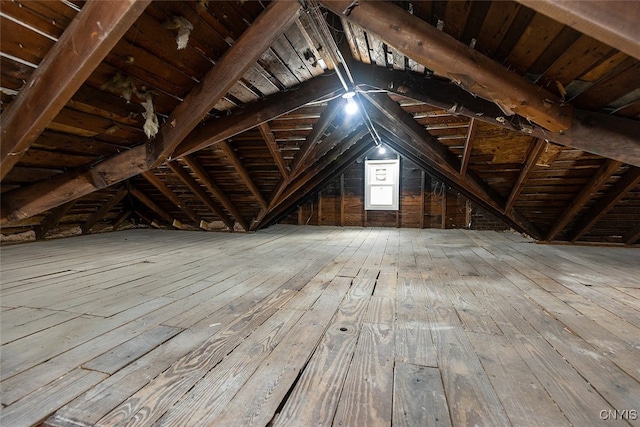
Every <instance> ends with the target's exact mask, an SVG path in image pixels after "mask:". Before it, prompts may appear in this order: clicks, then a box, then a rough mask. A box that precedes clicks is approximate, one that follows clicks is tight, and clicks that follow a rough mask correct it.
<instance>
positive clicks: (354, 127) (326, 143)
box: [292, 118, 368, 178]
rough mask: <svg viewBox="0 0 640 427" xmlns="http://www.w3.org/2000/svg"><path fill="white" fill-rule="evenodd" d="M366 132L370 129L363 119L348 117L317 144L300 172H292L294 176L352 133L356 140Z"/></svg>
mask: <svg viewBox="0 0 640 427" xmlns="http://www.w3.org/2000/svg"><path fill="white" fill-rule="evenodd" d="M359 120H360V119H359ZM366 133H368V130H367V128H366V127H365V126H364V123H363V122H362V121H355V120H354V119H352V118H346V119H345V120H344V121H343V122H342V123H341V124H340V125H339V126H338V128H337V129H336V130H335V131H333V132H331V134H330V135H328V136H327V137H326V138H325V139H324V140H323V141H322V143H320V144H316V147H315V150H313V155H312V156H311V157H310V158H307V162H306V163H304V164H302V167H301V168H300V169H299V170H298V172H297V173H296V174H292V176H293V177H294V178H295V177H296V176H297V175H299V174H300V171H302V170H305V169H306V168H308V167H310V166H311V165H312V164H313V163H315V162H317V161H318V160H320V159H322V157H323V156H325V155H326V154H327V153H328V152H330V151H331V150H333V149H334V148H335V147H336V146H338V145H339V144H342V143H343V141H344V140H345V139H346V138H350V135H355V136H356V139H355V140H356V141H357V140H358V139H360V138H362V137H363V136H364V135H365V134H366Z"/></svg>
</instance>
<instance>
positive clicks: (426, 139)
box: [363, 93, 540, 238]
mask: <svg viewBox="0 0 640 427" xmlns="http://www.w3.org/2000/svg"><path fill="white" fill-rule="evenodd" d="M363 96H364V98H365V99H366V100H367V101H368V102H369V103H370V104H371V105H372V106H373V108H371V113H370V114H371V117H372V118H373V119H374V122H375V123H377V124H379V125H380V126H382V127H383V128H385V129H386V130H387V132H388V134H389V138H390V139H391V140H392V141H394V146H395V147H398V146H400V147H402V150H403V151H404V152H405V153H410V154H407V155H411V156H412V158H411V160H412V161H414V162H419V163H418V164H420V165H421V167H427V169H428V171H430V172H431V173H432V174H433V173H435V174H436V175H437V176H438V177H439V178H440V179H441V180H442V181H445V182H447V183H449V184H451V185H453V186H455V187H456V188H458V190H460V191H461V192H463V193H464V194H466V195H467V196H468V197H469V196H471V197H472V198H473V199H474V200H475V201H476V202H477V203H479V204H480V205H482V206H483V207H484V208H485V209H488V210H490V211H491V212H492V213H493V214H494V215H496V216H498V217H499V218H500V219H502V220H503V221H504V222H506V223H508V224H517V225H516V226H515V228H517V229H519V230H520V231H522V232H525V233H527V234H529V235H530V236H532V237H534V238H539V237H540V233H539V231H538V230H537V229H536V227H535V226H534V225H533V224H532V223H531V222H530V221H528V220H527V219H526V218H524V217H522V216H521V215H519V214H518V213H517V212H515V211H512V212H511V214H510V215H507V214H505V213H504V210H503V206H504V201H503V200H502V198H501V197H500V195H499V194H498V193H497V192H496V191H495V190H494V189H493V188H491V187H490V186H489V185H488V184H487V183H486V182H485V181H483V180H482V179H480V178H479V177H478V176H477V175H476V174H475V173H473V172H472V171H468V172H467V174H466V175H465V176H464V177H462V176H461V175H460V173H459V171H460V160H459V159H458V158H457V157H456V156H455V155H454V154H453V153H451V152H450V151H449V150H448V149H447V148H446V147H445V146H444V145H442V144H440V142H439V141H438V140H437V139H436V138H435V137H433V136H432V135H431V134H430V133H429V132H427V131H426V130H425V129H424V128H423V127H422V126H421V125H420V124H418V123H417V122H416V121H415V120H414V119H413V116H411V114H409V113H407V112H406V111H404V110H403V109H402V107H401V106H400V105H399V104H398V103H397V102H395V101H393V100H392V99H391V98H389V96H387V95H386V94H383V93H365V94H363ZM395 147H394V149H395V150H396V151H397V149H396V148H395Z"/></svg>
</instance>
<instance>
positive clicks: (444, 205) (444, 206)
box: [440, 182, 448, 230]
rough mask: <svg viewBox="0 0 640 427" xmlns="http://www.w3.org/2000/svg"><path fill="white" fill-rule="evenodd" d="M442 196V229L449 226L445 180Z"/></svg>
mask: <svg viewBox="0 0 640 427" xmlns="http://www.w3.org/2000/svg"><path fill="white" fill-rule="evenodd" d="M441 188H442V197H441V203H442V206H441V208H442V210H441V212H440V215H441V218H440V228H441V229H443V230H444V229H445V228H447V191H448V190H447V184H445V183H444V182H443V183H442V187H441Z"/></svg>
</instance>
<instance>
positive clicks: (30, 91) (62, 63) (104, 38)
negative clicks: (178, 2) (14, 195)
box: [0, 0, 151, 180]
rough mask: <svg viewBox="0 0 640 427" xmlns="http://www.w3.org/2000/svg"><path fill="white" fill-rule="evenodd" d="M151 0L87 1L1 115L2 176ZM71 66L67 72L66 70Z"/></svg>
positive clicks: (0, 157) (0, 175)
mask: <svg viewBox="0 0 640 427" xmlns="http://www.w3.org/2000/svg"><path fill="white" fill-rule="evenodd" d="M149 3H151V0H123V1H119V2H117V3H111V2H88V3H86V4H85V5H84V6H83V7H82V10H81V11H80V12H79V13H78V15H76V17H75V18H74V19H73V21H71V24H69V26H68V27H67V29H66V30H65V31H64V33H63V34H62V36H61V37H60V39H59V40H58V41H57V42H56V43H55V44H54V45H53V47H52V48H51V50H50V51H49V52H48V53H47V54H46V56H45V57H44V59H43V60H42V62H41V63H40V64H39V66H38V68H37V69H36V70H35V71H34V72H33V74H32V75H31V77H30V79H29V81H28V82H26V84H25V86H24V89H22V90H21V91H20V92H19V94H18V96H17V97H16V99H15V100H14V101H13V102H12V103H11V104H9V106H8V108H7V110H6V111H5V112H4V113H3V114H2V116H0V127H1V128H2V147H1V149H0V159H1V163H0V180H1V179H3V178H4V177H5V176H6V175H7V173H9V171H10V170H11V168H12V167H13V166H14V165H15V164H16V163H17V162H18V161H19V160H20V158H21V157H22V155H23V154H24V153H25V152H26V151H27V150H28V149H29V146H30V145H31V144H32V143H33V141H35V140H36V138H37V137H38V136H39V135H40V133H42V131H43V130H44V128H45V127H46V126H47V125H48V124H49V122H51V120H53V118H54V117H55V116H56V115H57V114H58V113H59V112H60V110H62V108H63V107H64V106H65V104H66V103H67V102H68V101H69V100H70V99H71V97H72V96H73V94H74V93H75V92H76V91H77V90H78V88H79V87H80V86H81V85H82V83H84V81H85V80H86V79H87V78H88V77H89V75H90V74H91V73H92V72H93V70H94V69H95V68H96V67H97V66H98V65H99V64H100V62H101V61H102V60H103V59H104V57H105V56H106V55H107V54H108V53H109V51H111V49H112V48H113V47H114V46H115V45H116V43H117V42H118V41H119V40H120V38H121V37H122V36H123V35H124V33H126V32H127V30H128V29H129V27H130V26H131V25H132V24H133V23H134V22H135V20H136V19H137V18H138V16H140V14H141V13H142V12H143V11H144V10H145V8H146V7H147V5H148V4H149ZM70 69H71V70H73V72H71V73H70V72H69V70H70Z"/></svg>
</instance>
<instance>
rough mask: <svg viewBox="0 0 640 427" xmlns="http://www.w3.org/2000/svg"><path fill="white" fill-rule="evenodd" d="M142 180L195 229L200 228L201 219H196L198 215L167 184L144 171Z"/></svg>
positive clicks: (151, 173) (149, 172)
mask: <svg viewBox="0 0 640 427" xmlns="http://www.w3.org/2000/svg"><path fill="white" fill-rule="evenodd" d="M142 176H143V177H144V179H146V180H147V181H149V182H150V183H151V185H153V186H154V187H156V188H157V189H158V191H160V192H161V193H162V195H164V196H165V197H166V198H167V199H169V201H170V202H171V203H173V204H174V205H175V206H176V207H177V208H178V209H180V210H181V211H182V212H184V213H185V215H187V217H189V219H190V220H191V221H193V223H194V224H195V225H196V227H200V224H201V222H202V219H200V218H198V215H197V214H196V213H195V212H194V211H193V209H191V208H190V207H189V206H188V205H187V204H186V203H184V202H183V201H182V200H181V199H180V197H178V195H177V194H176V193H174V192H173V190H171V189H170V188H169V187H168V186H167V184H165V183H164V182H163V181H162V180H161V179H160V178H158V177H157V176H156V175H155V174H154V173H153V172H152V171H146V172H143V173H142Z"/></svg>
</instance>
